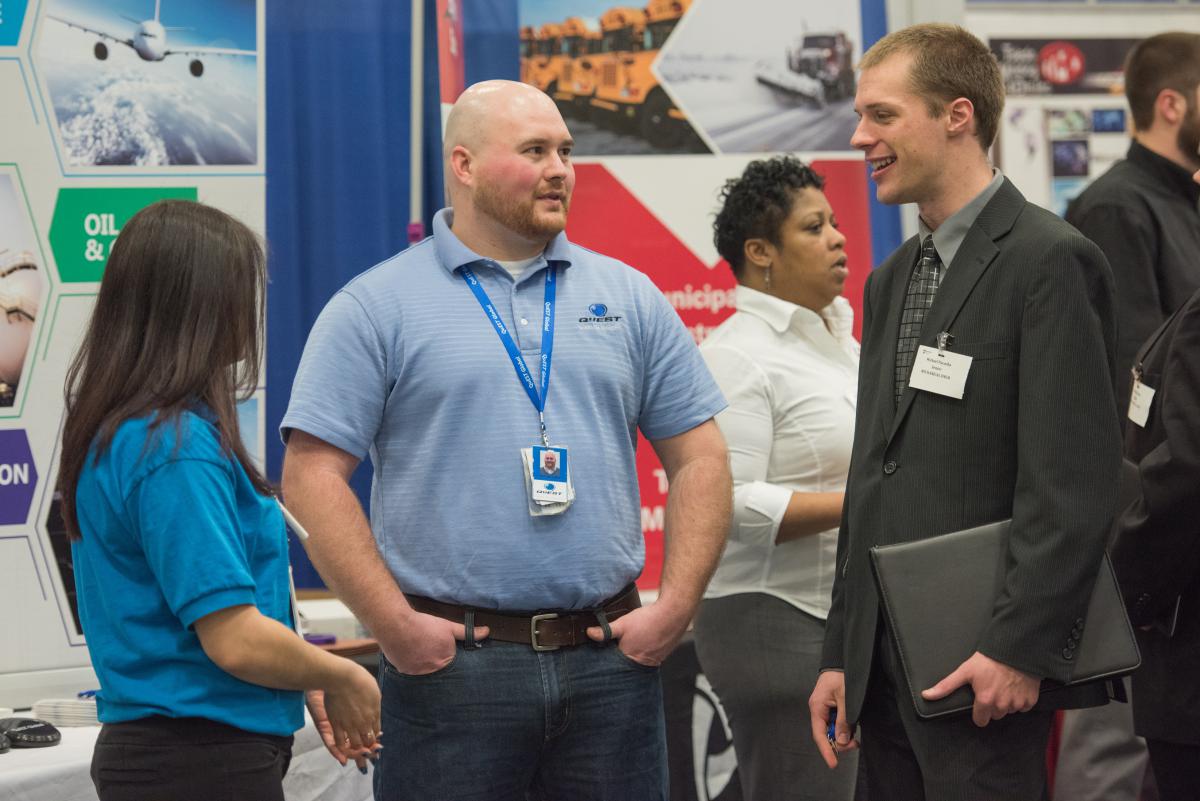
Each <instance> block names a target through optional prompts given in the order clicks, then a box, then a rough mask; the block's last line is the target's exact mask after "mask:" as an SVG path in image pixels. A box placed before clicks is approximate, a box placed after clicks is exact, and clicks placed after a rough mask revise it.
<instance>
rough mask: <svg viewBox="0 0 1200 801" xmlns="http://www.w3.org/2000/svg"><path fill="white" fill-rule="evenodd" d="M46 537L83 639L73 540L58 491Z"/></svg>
mask: <svg viewBox="0 0 1200 801" xmlns="http://www.w3.org/2000/svg"><path fill="white" fill-rule="evenodd" d="M54 483H55V484H56V485H57V483H58V476H55V477H54ZM46 536H47V539H49V540H50V550H51V551H52V552H53V553H54V566H55V567H56V568H57V570H58V580H59V582H60V584H59V586H61V587H62V594H63V597H64V598H65V599H66V602H67V609H68V610H69V611H70V613H71V623H72V624H73V625H74V626H75V636H76V637H82V636H83V626H82V624H80V622H79V599H78V597H77V595H76V593H75V563H74V562H73V560H72V557H71V538H70V537H68V536H67V523H66V521H65V520H63V514H62V493H61V492H58V491H57V490H55V491H54V495H53V497H52V498H51V500H50V510H49V511H48V512H47V513H46Z"/></svg>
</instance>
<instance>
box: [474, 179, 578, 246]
mask: <svg viewBox="0 0 1200 801" xmlns="http://www.w3.org/2000/svg"><path fill="white" fill-rule="evenodd" d="M558 191H559V192H561V193H562V195H563V198H562V201H561V202H562V216H561V217H554V218H550V219H544V218H543V219H539V217H538V215H537V212H536V203H537V201H536V200H535V199H533V198H527V199H526V200H525V201H524V202H522V203H511V202H508V201H506V200H505V199H504V198H502V197H500V195H499V193H498V192H496V191H495V190H493V189H492V188H491V187H490V186H481V187H480V188H479V190H478V191H477V192H476V193H475V207H476V208H477V209H478V210H479V211H482V212H483V213H484V214H487V215H488V216H489V217H491V218H492V219H494V220H496V221H497V222H499V223H500V224H501V225H503V226H504V227H505V228H507V229H509V230H510V231H514V232H515V233H518V234H520V235H521V236H523V237H525V238H526V239H530V240H533V241H541V240H550V239H553V238H554V237H556V236H558V235H559V234H560V233H562V230H563V227H564V226H565V225H566V217H567V210H568V209H569V208H570V205H571V202H570V198H569V197H568V196H567V194H566V189H560V190H558Z"/></svg>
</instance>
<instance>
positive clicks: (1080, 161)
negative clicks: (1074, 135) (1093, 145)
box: [1050, 139, 1088, 178]
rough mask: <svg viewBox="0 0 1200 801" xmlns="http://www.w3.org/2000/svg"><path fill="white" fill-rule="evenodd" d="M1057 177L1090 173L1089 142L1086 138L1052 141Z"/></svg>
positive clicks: (1055, 175) (1051, 146) (1051, 147)
mask: <svg viewBox="0 0 1200 801" xmlns="http://www.w3.org/2000/svg"><path fill="white" fill-rule="evenodd" d="M1050 152H1051V157H1052V163H1053V174H1054V177H1055V178H1059V177H1062V176H1072V175H1087V174H1088V143H1087V140H1086V139H1075V140H1064V141H1059V142H1051V143H1050Z"/></svg>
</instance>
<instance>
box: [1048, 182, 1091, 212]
mask: <svg viewBox="0 0 1200 801" xmlns="http://www.w3.org/2000/svg"><path fill="white" fill-rule="evenodd" d="M1089 183H1091V181H1090V179H1088V178H1054V179H1051V181H1050V210H1051V211H1052V212H1054V213H1055V214H1057V215H1058V216H1059V217H1065V216H1067V206H1068V205H1069V204H1070V203H1071V201H1072V200H1074V199H1075V198H1076V196H1078V195H1079V193H1080V192H1082V191H1083V190H1084V189H1085V188H1086V187H1087V185H1088V184H1089Z"/></svg>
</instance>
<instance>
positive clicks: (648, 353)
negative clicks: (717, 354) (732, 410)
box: [638, 275, 725, 441]
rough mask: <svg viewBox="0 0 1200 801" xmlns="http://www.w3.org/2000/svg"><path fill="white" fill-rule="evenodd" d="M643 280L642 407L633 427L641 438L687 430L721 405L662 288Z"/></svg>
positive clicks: (697, 354)
mask: <svg viewBox="0 0 1200 801" xmlns="http://www.w3.org/2000/svg"><path fill="white" fill-rule="evenodd" d="M639 277H640V278H641V280H643V281H644V282H645V290H644V293H643V299H642V308H644V309H646V312H647V313H646V315H645V318H644V320H643V326H642V364H643V370H644V380H643V384H642V408H641V414H640V415H639V417H638V427H639V428H640V429H641V430H642V433H643V434H645V435H646V438H647V439H649V440H651V441H653V440H660V439H667V438H669V437H674V436H677V435H679V434H682V433H684V432H685V431H690V430H691V429H693V428H695V427H696V426H698V425H700V424H701V423H703V422H705V421H706V420H708V419H710V418H712V417H714V416H716V414H717V412H719V411H721V410H722V409H724V408H725V398H724V396H722V395H721V390H720V389H719V388H718V387H717V383H716V382H715V381H714V380H713V377H712V374H710V373H709V371H708V367H706V366H705V364H704V359H703V358H702V357H701V356H700V349H699V348H698V347H696V343H695V341H694V340H693V339H692V335H691V334H690V333H688V330H687V328H686V327H684V325H683V321H682V320H680V319H679V315H678V314H676V313H675V310H674V309H673V308H671V304H669V303H668V302H667V299H666V298H665V297H663V295H662V293H661V292H659V291H658V289H656V288H655V287H654V285H653V284H651V283H650V279H648V278H646V277H645V276H640V275H639Z"/></svg>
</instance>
